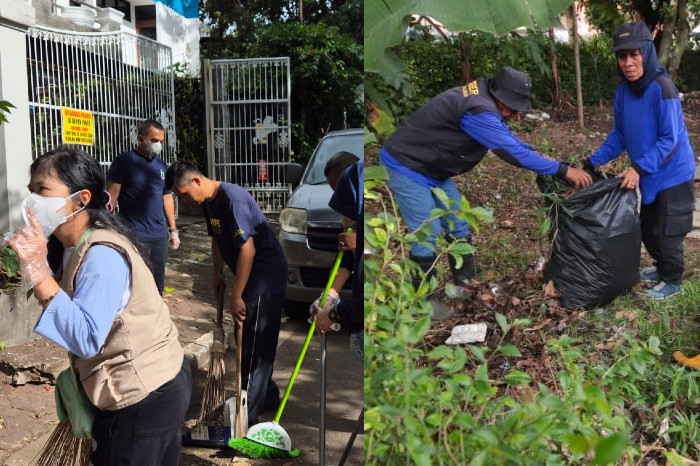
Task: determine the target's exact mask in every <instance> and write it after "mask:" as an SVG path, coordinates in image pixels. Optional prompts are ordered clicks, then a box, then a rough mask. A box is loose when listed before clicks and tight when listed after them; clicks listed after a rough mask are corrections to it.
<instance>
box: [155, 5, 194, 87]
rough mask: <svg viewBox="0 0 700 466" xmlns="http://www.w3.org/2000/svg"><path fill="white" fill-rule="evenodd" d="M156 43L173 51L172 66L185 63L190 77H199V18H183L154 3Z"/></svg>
mask: <svg viewBox="0 0 700 466" xmlns="http://www.w3.org/2000/svg"><path fill="white" fill-rule="evenodd" d="M156 28H157V30H156V34H157V37H158V42H160V43H162V44H165V45H168V46H170V47H172V49H173V64H174V63H178V62H180V63H187V64H188V65H189V68H188V70H189V72H190V74H192V75H197V76H198V75H199V18H185V17H184V16H182V15H180V14H178V13H176V12H175V11H173V10H172V9H170V8H168V7H167V6H165V5H163V4H162V3H156Z"/></svg>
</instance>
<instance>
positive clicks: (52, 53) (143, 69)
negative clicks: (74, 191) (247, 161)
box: [26, 27, 176, 170]
mask: <svg viewBox="0 0 700 466" xmlns="http://www.w3.org/2000/svg"><path fill="white" fill-rule="evenodd" d="M26 38H27V73H28V76H29V105H30V112H31V115H32V149H33V157H34V158H36V157H37V156H39V155H41V154H42V153H44V152H46V151H48V150H50V149H51V148H53V147H55V146H57V145H59V144H61V143H63V140H62V134H63V133H62V130H63V128H62V113H61V108H62V107H68V108H72V109H78V110H82V111H88V112H91V113H92V115H93V126H94V144H93V145H92V146H89V145H80V146H78V147H79V148H80V149H82V150H84V151H85V152H87V153H89V154H92V155H93V156H94V157H95V158H97V160H99V162H100V164H101V165H102V166H103V167H104V168H105V170H107V169H108V167H109V165H110V164H111V163H112V160H114V158H115V157H116V156H117V155H118V154H119V153H121V152H124V151H126V150H129V149H131V148H133V147H135V146H136V143H137V130H138V125H139V123H140V122H141V121H143V120H145V119H149V118H150V119H154V120H157V121H159V122H160V123H161V124H162V125H163V127H164V128H165V130H166V147H165V148H164V150H163V152H162V153H161V157H162V158H163V159H164V160H165V161H166V162H168V163H170V162H172V161H173V160H174V158H175V156H174V153H175V144H176V137H175V115H174V109H175V94H174V91H173V87H174V84H173V75H172V51H171V49H170V47H167V46H164V45H161V44H159V43H157V42H155V41H152V40H150V39H146V38H144V37H139V36H135V35H133V34H129V33H126V32H116V33H79V32H70V33H67V32H65V31H58V30H54V29H50V28H43V27H42V28H39V27H36V28H30V29H29V30H28V31H27V34H26Z"/></svg>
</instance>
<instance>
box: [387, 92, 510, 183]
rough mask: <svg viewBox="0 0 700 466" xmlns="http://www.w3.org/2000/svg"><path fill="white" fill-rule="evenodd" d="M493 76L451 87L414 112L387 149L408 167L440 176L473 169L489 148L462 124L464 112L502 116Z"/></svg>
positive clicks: (457, 173)
mask: <svg viewBox="0 0 700 466" xmlns="http://www.w3.org/2000/svg"><path fill="white" fill-rule="evenodd" d="M489 81H490V80H489V79H478V80H476V81H471V82H470V83H469V84H467V85H465V86H461V87H454V88H452V89H449V90H447V91H445V92H443V93H441V94H439V95H437V96H435V97H433V98H432V99H430V100H429V101H428V103H426V104H425V105H424V106H423V107H421V108H420V109H418V110H417V111H416V112H415V113H413V114H412V115H410V116H409V117H408V118H407V119H406V121H405V122H404V124H403V125H401V126H400V127H399V128H398V129H397V130H396V131H395V132H394V133H393V134H392V135H391V136H389V139H387V141H386V143H385V144H384V147H385V148H386V150H387V152H389V154H391V155H392V156H393V157H394V158H396V159H397V160H398V161H399V162H401V163H402V164H404V165H405V166H407V167H408V168H410V169H412V170H414V171H417V172H419V173H423V174H425V175H428V176H431V177H433V178H437V179H446V178H449V177H451V176H455V175H459V174H461V173H465V172H467V171H469V170H471V169H472V168H473V167H474V166H475V165H476V164H477V163H479V162H480V161H481V159H483V158H484V156H485V155H486V152H487V150H488V149H486V148H485V147H484V146H482V145H481V144H479V143H478V142H477V141H475V140H474V139H472V138H471V137H470V136H469V135H468V134H466V133H465V132H464V131H463V130H462V128H461V127H460V119H461V118H462V115H463V114H464V113H465V112H467V111H470V112H472V113H480V112H492V113H495V114H496V115H497V116H498V118H501V112H500V110H499V109H498V106H497V104H496V99H495V98H494V97H493V96H492V95H491V94H490V93H489V90H488V88H489Z"/></svg>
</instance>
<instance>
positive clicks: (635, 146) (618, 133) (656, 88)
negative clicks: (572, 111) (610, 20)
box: [585, 22, 695, 299]
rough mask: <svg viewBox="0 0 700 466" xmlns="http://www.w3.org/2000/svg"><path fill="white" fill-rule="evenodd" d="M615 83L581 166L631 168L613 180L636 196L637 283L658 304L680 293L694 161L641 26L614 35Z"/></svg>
mask: <svg viewBox="0 0 700 466" xmlns="http://www.w3.org/2000/svg"><path fill="white" fill-rule="evenodd" d="M612 51H613V52H614V53H615V54H616V56H617V66H618V71H619V73H620V75H621V76H622V81H621V82H620V84H619V85H618V87H617V91H616V92H615V104H614V105H615V125H614V127H613V129H612V131H610V133H609V134H608V136H607V138H606V139H605V141H604V142H603V143H602V144H601V146H600V147H599V148H598V150H597V151H595V152H594V153H593V154H591V156H590V157H589V158H588V159H587V160H586V162H585V165H586V166H588V167H598V166H600V165H603V164H605V163H607V162H608V161H610V160H612V159H615V158H617V157H618V156H619V155H620V154H622V153H623V152H624V151H627V155H628V156H629V160H630V166H629V167H628V168H626V169H625V170H624V171H623V172H622V173H620V174H619V175H618V177H620V178H622V179H623V180H622V184H621V188H622V189H637V188H639V189H640V191H641V195H642V210H641V224H642V242H643V243H644V247H645V248H646V250H647V251H648V252H649V254H650V255H651V257H652V258H653V259H654V266H653V267H650V268H645V269H643V270H641V271H640V274H639V275H640V280H642V281H644V282H650V283H656V285H655V286H654V287H653V288H651V289H650V290H648V291H647V294H648V295H649V296H651V297H652V298H655V299H665V298H668V297H670V296H673V295H675V294H677V293H679V291H680V286H681V281H682V278H683V268H684V259H683V240H684V238H685V235H686V234H687V233H688V232H690V231H691V229H692V221H693V209H694V198H693V175H694V173H695V156H694V155H693V149H692V148H691V147H690V140H689V139H688V131H687V130H686V127H685V122H684V121H683V109H682V108H681V102H680V99H679V94H678V90H677V89H676V86H675V85H674V84H673V81H671V78H670V77H669V76H668V74H667V73H666V70H665V69H664V67H663V66H661V65H660V64H659V62H658V59H657V57H656V50H655V49H654V44H653V42H652V40H651V34H650V33H649V29H648V28H647V27H646V25H645V24H644V23H641V22H636V23H627V24H624V25H622V26H621V27H620V28H619V29H617V30H615V32H614V33H613V49H612Z"/></svg>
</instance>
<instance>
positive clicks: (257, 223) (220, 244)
mask: <svg viewBox="0 0 700 466" xmlns="http://www.w3.org/2000/svg"><path fill="white" fill-rule="evenodd" d="M165 186H166V187H167V189H170V190H172V191H173V193H175V195H177V196H180V197H181V198H182V199H183V200H184V201H185V202H186V203H188V204H197V205H201V206H202V210H203V211H204V216H205V217H206V220H207V231H208V232H209V235H210V236H211V237H212V242H211V249H212V263H213V266H214V267H213V271H212V272H213V274H212V285H213V288H214V293H215V294H216V293H220V292H222V291H223V290H224V289H225V288H226V280H225V276H224V264H226V265H227V266H228V268H229V269H230V270H231V272H233V274H234V275H235V280H234V282H233V289H232V290H231V300H230V301H231V304H230V308H229V312H230V313H231V316H232V317H233V318H234V320H235V321H236V323H237V324H238V325H242V326H243V359H242V364H241V366H242V367H241V373H242V388H244V389H245V390H247V392H248V419H249V421H248V424H249V425H250V426H252V425H254V424H257V423H258V416H260V414H261V413H262V412H263V411H269V410H275V409H277V407H278V406H279V402H280V398H279V389H278V388H277V385H276V384H275V382H273V381H272V369H273V365H274V362H275V353H276V351H277V338H278V336H279V331H280V318H281V316H282V301H283V299H284V293H285V291H286V288H287V260H286V259H285V257H284V253H283V252H282V248H281V247H280V245H279V242H278V241H277V238H275V235H274V233H273V232H272V230H271V229H270V225H269V224H268V223H267V219H266V218H265V216H264V215H263V213H262V210H260V207H259V206H258V204H257V203H256V202H255V199H253V197H252V196H251V195H250V194H249V193H248V191H246V190H245V189H243V188H241V187H240V186H238V185H235V184H231V183H223V182H220V181H214V180H210V179H209V178H207V177H205V176H204V175H202V173H201V172H200V171H199V169H198V168H197V167H196V166H195V165H193V164H191V163H189V162H182V161H178V162H174V163H173V164H172V165H171V166H170V167H169V168H168V171H167V172H166V173H165Z"/></svg>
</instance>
